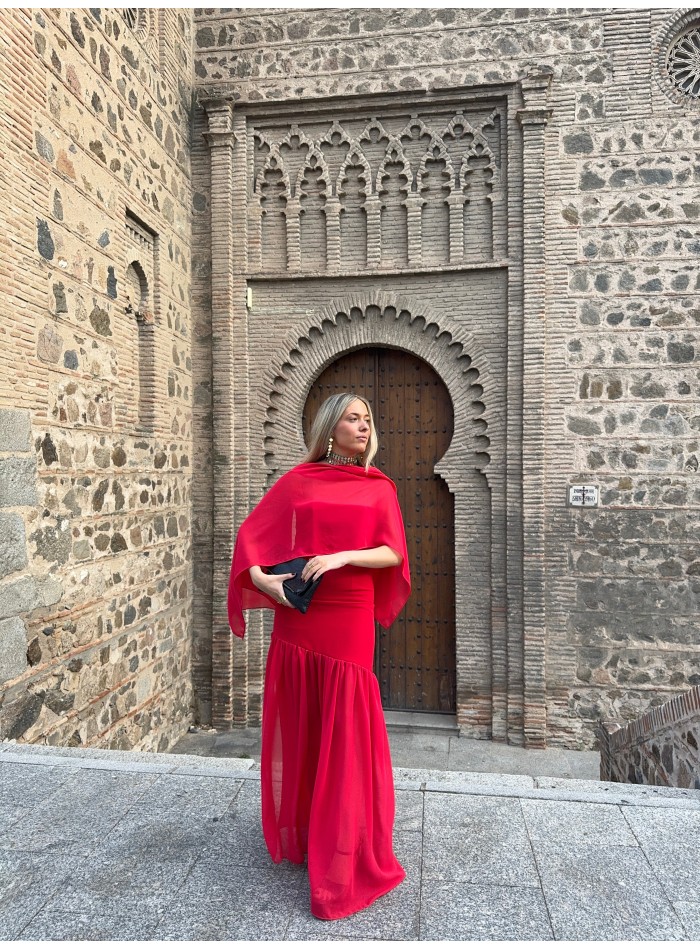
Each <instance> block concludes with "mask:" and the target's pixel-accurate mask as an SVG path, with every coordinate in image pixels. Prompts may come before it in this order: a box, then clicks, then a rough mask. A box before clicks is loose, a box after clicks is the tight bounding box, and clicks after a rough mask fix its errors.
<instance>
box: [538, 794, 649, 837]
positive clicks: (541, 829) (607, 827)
mask: <svg viewBox="0 0 700 950" xmlns="http://www.w3.org/2000/svg"><path fill="white" fill-rule="evenodd" d="M520 804H521V808H522V811H523V815H524V816H525V824H526V825H527V831H528V834H529V836H530V840H531V841H540V840H543V841H547V842H550V843H552V844H561V845H565V846H567V847H571V848H577V847H580V846H581V845H585V844H595V845H598V846H599V847H601V848H607V847H611V848H614V847H623V846H627V847H638V842H637V839H636V838H635V836H634V834H633V833H632V831H631V829H630V826H629V825H628V824H627V822H626V821H625V818H624V816H623V814H622V810H621V807H620V806H619V805H606V804H600V803H598V802H553V801H547V800H546V799H545V800H542V799H539V800H536V799H535V800H533V799H529V800H528V799H523V801H522V802H521V803H520Z"/></svg>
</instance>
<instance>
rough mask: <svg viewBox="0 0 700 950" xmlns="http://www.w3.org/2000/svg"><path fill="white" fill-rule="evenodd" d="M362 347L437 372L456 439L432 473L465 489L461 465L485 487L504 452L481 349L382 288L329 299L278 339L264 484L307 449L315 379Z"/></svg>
mask: <svg viewBox="0 0 700 950" xmlns="http://www.w3.org/2000/svg"><path fill="white" fill-rule="evenodd" d="M365 346H390V347H394V348H399V349H403V350H405V351H406V352H410V353H413V354H414V355H416V356H419V357H420V358H421V359H423V360H425V361H426V362H427V363H429V364H430V365H431V366H432V367H433V368H434V369H435V371H436V372H437V373H438V375H439V376H440V377H441V378H442V380H443V382H444V383H445V386H446V387H447V390H448V392H449V394H450V398H451V399H452V402H453V406H454V411H455V417H454V418H455V423H454V433H455V434H454V436H453V439H452V443H451V445H450V447H449V449H448V450H447V452H446V453H445V455H444V456H443V458H442V459H441V460H440V462H439V463H438V466H437V468H436V470H437V471H438V472H439V474H440V475H441V476H442V477H443V478H444V479H445V481H446V482H447V484H448V485H449V487H450V489H451V490H452V491H456V490H458V488H459V486H460V485H461V484H464V477H463V476H464V470H465V468H470V469H472V470H477V471H479V472H482V473H483V474H484V475H485V476H486V479H487V481H489V482H490V481H491V479H492V472H491V468H492V466H491V463H492V461H494V462H500V461H501V460H500V458H499V459H494V455H496V456H500V454H501V447H502V445H503V441H504V433H503V419H504V413H503V407H502V406H500V401H501V399H500V397H499V387H498V384H497V382H496V380H495V378H494V374H493V371H492V369H491V365H490V360H489V357H488V355H487V353H486V352H485V350H484V348H483V346H482V344H480V343H479V342H478V341H476V340H475V339H474V338H473V337H472V336H471V334H470V333H469V332H468V331H466V330H464V329H463V328H462V327H459V326H458V325H456V324H455V323H454V322H453V321H451V320H449V319H448V318H444V317H439V318H438V317H436V316H435V315H434V314H432V313H431V311H430V309H429V308H428V307H425V306H424V305H422V304H419V303H418V302H417V301H414V300H411V299H410V298H406V297H401V296H396V295H394V294H391V293H386V292H381V291H378V292H369V291H368V292H366V293H363V294H358V295H353V296H351V297H346V298H338V299H336V300H332V301H330V302H329V303H328V305H327V306H326V307H324V308H323V309H322V310H320V311H318V312H317V313H316V314H315V315H314V316H313V318H311V319H310V320H308V319H306V320H304V321H303V322H300V323H298V324H297V325H296V326H295V327H294V328H292V329H291V330H290V331H289V333H288V334H287V336H286V337H285V339H284V340H283V341H282V342H281V344H280V347H279V349H278V351H277V354H276V355H275V356H274V357H273V359H272V361H271V363H270V368H269V369H268V371H267V373H266V375H265V377H264V379H263V381H262V383H263V387H262V388H263V391H265V392H267V393H269V396H268V400H267V407H266V408H265V410H264V415H263V416H262V417H261V418H260V427H261V430H262V432H263V439H264V450H265V467H266V473H267V476H268V482H270V481H272V480H274V476H275V474H276V473H277V472H280V471H286V470H287V469H288V468H290V467H291V466H292V465H294V464H296V462H298V460H299V458H300V457H301V456H303V455H304V454H305V452H306V447H305V444H304V439H303V434H302V429H301V417H302V411H303V408H304V404H305V402H306V397H307V395H308V391H309V388H310V386H311V383H312V382H313V380H314V379H315V378H316V377H317V376H318V375H319V374H320V373H321V372H322V371H323V370H324V369H325V368H326V367H327V366H328V365H330V363H332V362H333V360H334V359H336V358H337V356H339V355H340V354H342V353H344V352H348V351H350V350H353V349H358V348H360V347H365ZM493 469H494V471H495V470H497V469H500V464H494V465H493ZM259 488H260V489H261V490H262V489H263V488H264V485H262V484H261V485H260V486H259Z"/></svg>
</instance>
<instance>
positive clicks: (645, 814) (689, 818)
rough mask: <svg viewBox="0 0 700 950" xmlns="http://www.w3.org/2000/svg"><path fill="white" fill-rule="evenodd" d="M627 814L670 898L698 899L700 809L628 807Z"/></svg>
mask: <svg viewBox="0 0 700 950" xmlns="http://www.w3.org/2000/svg"><path fill="white" fill-rule="evenodd" d="M624 815H625V818H626V819H627V821H628V822H629V825H630V827H631V829H632V831H633V832H634V835H635V837H636V838H637V840H638V841H639V843H640V845H641V847H642V850H643V851H644V854H645V855H646V858H647V860H648V862H649V864H650V865H651V868H652V871H653V872H654V874H655V875H656V877H657V878H658V879H659V881H660V882H661V884H662V885H663V889H664V891H665V893H666V895H667V896H668V898H669V900H672V901H694V900H696V898H697V895H698V893H700V862H699V861H698V841H700V812H697V811H686V810H681V809H660V808H659V809H656V808H653V809H644V810H642V809H637V808H626V809H624Z"/></svg>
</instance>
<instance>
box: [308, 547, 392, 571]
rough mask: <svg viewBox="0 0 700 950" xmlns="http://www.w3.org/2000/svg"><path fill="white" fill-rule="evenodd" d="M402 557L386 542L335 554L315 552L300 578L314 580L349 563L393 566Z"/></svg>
mask: <svg viewBox="0 0 700 950" xmlns="http://www.w3.org/2000/svg"><path fill="white" fill-rule="evenodd" d="M402 563H403V557H402V556H401V555H400V554H399V553H398V552H397V551H395V550H394V549H393V548H390V547H389V546H388V545H387V544H380V545H379V547H378V548H365V549H363V550H360V551H338V553H337V554H317V555H316V557H312V558H311V559H310V560H309V561H307V563H306V567H305V568H304V570H303V571H302V572H301V577H302V580H308V578H309V577H311V578H313V579H314V580H316V578H317V577H320V576H321V575H322V574H325V573H326V571H335V570H337V569H338V568H339V567H345V566H346V564H351V565H352V566H353V567H394V566H395V565H396V564H402Z"/></svg>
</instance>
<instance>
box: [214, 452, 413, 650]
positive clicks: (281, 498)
mask: <svg viewBox="0 0 700 950" xmlns="http://www.w3.org/2000/svg"><path fill="white" fill-rule="evenodd" d="M381 544H386V545H388V546H389V547H390V548H393V549H394V550H395V551H398V553H399V554H401V555H402V556H403V562H402V563H401V564H400V565H396V566H395V567H381V568H373V569H372V577H373V579H374V616H375V618H376V619H377V620H378V621H379V623H380V624H381V625H382V626H383V627H389V626H391V624H392V623H393V622H394V620H395V619H396V617H397V616H398V614H399V612H400V610H401V608H402V607H403V605H404V604H405V603H406V601H407V600H408V596H409V594H410V593H411V578H410V574H409V569H408V551H407V550H406V535H405V532H404V526H403V519H402V517H401V509H400V508H399V501H398V498H397V496H396V485H394V483H393V482H392V480H391V479H390V478H389V477H388V476H386V475H385V474H384V473H383V472H380V471H379V469H378V468H374V467H373V466H370V468H369V469H368V470H367V471H365V469H364V468H363V467H360V466H350V465H325V464H323V463H319V462H303V463H302V464H301V465H296V466H295V467H294V468H293V469H291V470H290V471H289V472H287V473H286V474H285V475H282V476H281V478H279V479H278V480H277V481H276V482H275V484H274V485H273V486H272V488H270V489H269V491H268V492H267V493H266V494H265V495H264V496H263V497H262V499H261V501H260V502H259V503H258V505H257V506H256V507H255V508H254V509H253V511H251V513H250V514H249V515H248V517H247V518H246V519H245V521H244V522H243V524H242V525H241V527H240V529H239V531H238V537H237V538H236V544H235V546H234V550H233V559H232V563H231V577H230V580H229V588H228V618H229V624H230V625H231V630H232V631H233V632H234V633H235V634H236V636H237V637H242V636H243V635H244V633H245V620H244V618H243V611H244V610H247V609H249V608H251V607H275V606H276V604H275V602H274V601H273V600H272V599H271V598H270V597H268V596H267V595H266V594H263V593H262V591H260V590H258V588H257V587H256V586H255V585H254V584H253V582H252V581H251V579H250V574H249V573H248V571H249V568H250V567H252V566H253V565H254V564H259V565H261V566H263V567H269V566H270V565H272V564H279V563H280V561H288V560H289V559H290V558H293V557H311V556H313V555H315V554H335V553H337V552H338V551H356V550H362V549H364V548H376V547H379V545H381Z"/></svg>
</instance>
